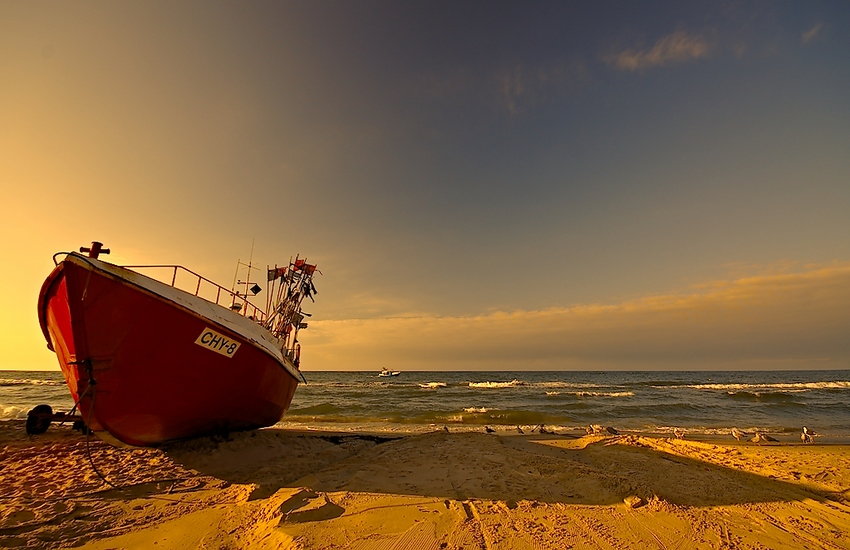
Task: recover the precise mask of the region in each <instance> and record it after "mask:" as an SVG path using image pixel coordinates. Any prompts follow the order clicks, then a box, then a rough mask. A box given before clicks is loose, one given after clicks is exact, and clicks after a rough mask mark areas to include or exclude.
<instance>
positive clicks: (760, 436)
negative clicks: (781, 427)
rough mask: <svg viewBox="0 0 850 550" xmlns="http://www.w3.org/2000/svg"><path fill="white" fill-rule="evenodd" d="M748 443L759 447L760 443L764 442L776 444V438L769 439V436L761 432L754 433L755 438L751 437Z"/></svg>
mask: <svg viewBox="0 0 850 550" xmlns="http://www.w3.org/2000/svg"><path fill="white" fill-rule="evenodd" d="M750 441H752V442H753V443H755V444H757V445H761V442H762V441H764V442H765V443H771V442H772V443H776V438H773V437H770V436H769V435H767V434H763V433H761V432H756V435H755V437H753V438H752V439H751V440H750Z"/></svg>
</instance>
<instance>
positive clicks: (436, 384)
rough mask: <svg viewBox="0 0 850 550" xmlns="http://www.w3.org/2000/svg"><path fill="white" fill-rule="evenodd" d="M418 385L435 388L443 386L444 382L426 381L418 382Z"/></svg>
mask: <svg viewBox="0 0 850 550" xmlns="http://www.w3.org/2000/svg"><path fill="white" fill-rule="evenodd" d="M419 387H420V388H422V389H426V390H432V389H436V388H445V387H446V383H445V382H428V383H427V384H419Z"/></svg>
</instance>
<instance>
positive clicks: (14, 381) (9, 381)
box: [0, 378, 65, 386]
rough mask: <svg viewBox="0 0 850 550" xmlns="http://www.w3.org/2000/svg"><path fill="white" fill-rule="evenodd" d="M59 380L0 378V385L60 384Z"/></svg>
mask: <svg viewBox="0 0 850 550" xmlns="http://www.w3.org/2000/svg"><path fill="white" fill-rule="evenodd" d="M64 384H65V382H63V381H61V380H42V379H38V378H0V386H62V385H64Z"/></svg>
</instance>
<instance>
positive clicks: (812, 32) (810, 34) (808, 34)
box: [803, 23, 823, 44]
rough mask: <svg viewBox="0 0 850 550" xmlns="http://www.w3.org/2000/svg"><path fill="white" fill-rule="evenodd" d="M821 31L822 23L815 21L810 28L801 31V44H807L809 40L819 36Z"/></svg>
mask: <svg viewBox="0 0 850 550" xmlns="http://www.w3.org/2000/svg"><path fill="white" fill-rule="evenodd" d="M822 31H823V23H817V24H816V25H814V26H812V28H810V29H809V30H807V31H805V32H804V33H803V44H808V43H809V42H811V41H812V40H814V39H815V38H817V37H818V36H820V34H821V32H822Z"/></svg>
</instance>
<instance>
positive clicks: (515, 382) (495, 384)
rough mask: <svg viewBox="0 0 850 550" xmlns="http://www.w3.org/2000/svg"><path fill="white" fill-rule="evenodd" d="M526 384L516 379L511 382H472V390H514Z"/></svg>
mask: <svg viewBox="0 0 850 550" xmlns="http://www.w3.org/2000/svg"><path fill="white" fill-rule="evenodd" d="M524 385H525V382H523V381H521V380H517V379H516V378H514V379H513V380H511V381H510V382H470V383H469V387H470V388H513V387H516V386H524Z"/></svg>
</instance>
